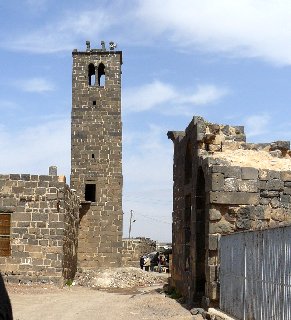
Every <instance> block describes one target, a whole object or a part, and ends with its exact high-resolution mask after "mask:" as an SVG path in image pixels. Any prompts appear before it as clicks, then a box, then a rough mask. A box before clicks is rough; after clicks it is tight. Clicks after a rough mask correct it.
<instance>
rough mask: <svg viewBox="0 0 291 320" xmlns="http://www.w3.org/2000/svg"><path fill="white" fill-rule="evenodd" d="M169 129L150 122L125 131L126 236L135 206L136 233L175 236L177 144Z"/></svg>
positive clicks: (133, 230) (134, 232) (160, 238)
mask: <svg viewBox="0 0 291 320" xmlns="http://www.w3.org/2000/svg"><path fill="white" fill-rule="evenodd" d="M166 132H167V129H166V128H163V127H159V126H156V125H149V126H148V128H147V130H146V131H145V132H140V131H136V132H127V133H125V135H124V144H123V146H124V150H123V177H124V190H123V200H124V202H123V210H124V212H125V215H124V236H125V237H126V236H128V222H129V212H130V210H133V211H134V219H135V220H136V222H135V223H134V225H133V226H132V236H134V237H136V236H145V237H151V238H152V239H155V240H163V241H169V240H170V239H171V214H172V159H173V146H172V142H171V141H169V140H168V139H167V136H166ZM128 136H129V137H128ZM131 136H133V137H134V138H133V139H132V138H131Z"/></svg>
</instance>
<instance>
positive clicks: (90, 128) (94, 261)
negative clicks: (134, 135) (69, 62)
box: [71, 47, 123, 269]
mask: <svg viewBox="0 0 291 320" xmlns="http://www.w3.org/2000/svg"><path fill="white" fill-rule="evenodd" d="M121 55H122V53H121V52H120V51H107V50H106V49H105V48H103V49H90V47H87V50H86V51H85V52H78V51H77V50H74V52H73V75H72V81H73V85H72V90H73V92H72V156H71V157H72V158H71V162H72V166H71V170H72V171H71V188H73V189H75V190H76V192H77V194H78V196H80V199H81V203H82V208H81V210H80V229H79V247H78V264H79V267H80V268H85V269H88V268H96V267H102V266H112V267H113V266H120V265H121V250H122V219H123V214H122V164H121V157H122V153H121V151H122V150H121V148H122V125H121V64H122V58H121ZM89 65H91V67H92V66H94V67H92V68H95V71H96V83H95V84H94V85H91V84H90V83H89ZM101 65H103V66H104V67H105V85H102V86H101V85H99V83H98V70H99V67H100V66H101ZM86 186H89V187H92V186H93V189H94V188H96V189H95V190H93V191H92V192H91V196H92V193H94V195H93V198H94V199H90V197H88V196H86ZM94 186H95V187H94ZM88 200H89V201H88Z"/></svg>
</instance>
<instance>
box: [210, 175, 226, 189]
mask: <svg viewBox="0 0 291 320" xmlns="http://www.w3.org/2000/svg"><path fill="white" fill-rule="evenodd" d="M223 189H224V175H223V174H221V173H213V174H212V179H211V190H213V191H220V190H223Z"/></svg>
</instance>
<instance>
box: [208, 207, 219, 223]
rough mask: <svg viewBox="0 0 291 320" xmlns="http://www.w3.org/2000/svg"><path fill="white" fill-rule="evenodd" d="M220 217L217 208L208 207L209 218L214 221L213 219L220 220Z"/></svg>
mask: <svg viewBox="0 0 291 320" xmlns="http://www.w3.org/2000/svg"><path fill="white" fill-rule="evenodd" d="M220 219H221V213H220V211H219V210H217V209H210V210H209V220H210V221H214V220H220Z"/></svg>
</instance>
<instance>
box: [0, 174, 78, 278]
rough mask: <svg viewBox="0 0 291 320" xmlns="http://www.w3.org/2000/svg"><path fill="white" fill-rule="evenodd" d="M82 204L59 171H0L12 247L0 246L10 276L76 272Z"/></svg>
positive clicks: (0, 204)
mask: <svg viewBox="0 0 291 320" xmlns="http://www.w3.org/2000/svg"><path fill="white" fill-rule="evenodd" d="M78 206H79V200H78V199H77V197H76V195H74V194H73V193H72V192H71V191H70V190H69V188H68V186H67V185H66V184H65V182H64V181H59V177H57V176H46V175H40V176H38V175H30V174H21V175H19V174H10V175H0V215H1V214H9V215H10V217H11V227H10V250H9V251H8V253H7V251H5V252H4V251H3V250H1V251H0V252H1V255H2V256H1V257H0V270H1V272H2V273H3V274H5V276H6V278H7V280H8V281H14V282H18V281H22V282H28V281H42V282H44V281H45V282H49V281H53V282H59V281H61V280H62V279H63V277H64V278H66V277H67V276H70V277H71V276H72V275H73V274H74V272H75V269H76V267H75V265H76V263H75V264H72V265H71V264H70V263H71V261H74V260H75V259H76V258H75V254H74V252H76V246H77V242H76V241H75V240H73V238H74V237H75V234H76V232H77V221H78V220H77V219H78V211H77V208H78ZM0 219H1V217H0ZM2 249H3V248H2ZM3 255H5V256H3Z"/></svg>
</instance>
